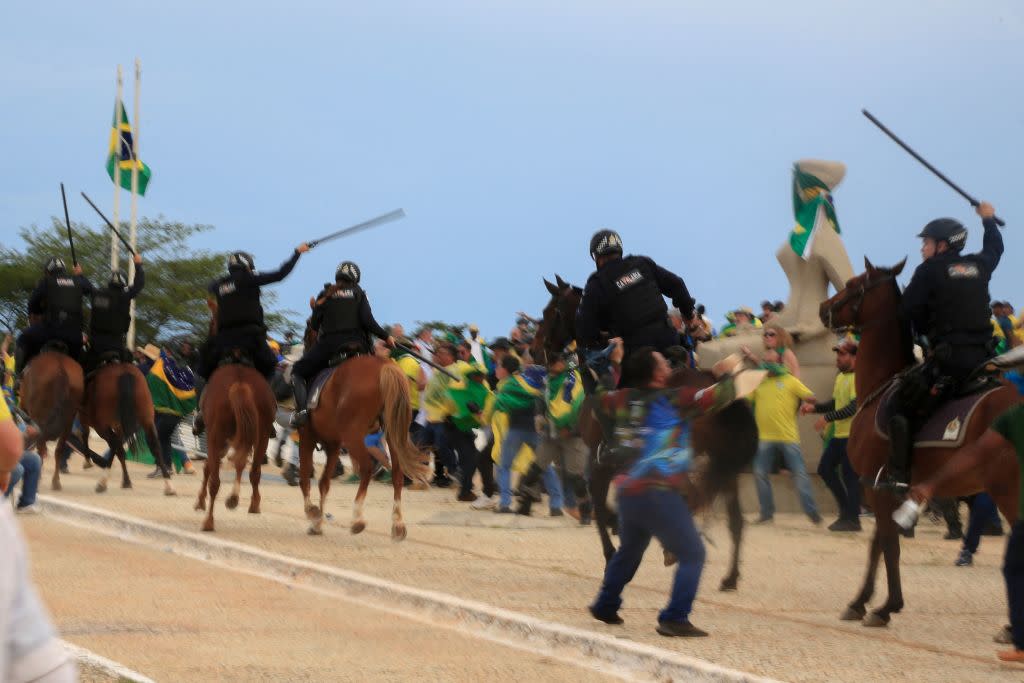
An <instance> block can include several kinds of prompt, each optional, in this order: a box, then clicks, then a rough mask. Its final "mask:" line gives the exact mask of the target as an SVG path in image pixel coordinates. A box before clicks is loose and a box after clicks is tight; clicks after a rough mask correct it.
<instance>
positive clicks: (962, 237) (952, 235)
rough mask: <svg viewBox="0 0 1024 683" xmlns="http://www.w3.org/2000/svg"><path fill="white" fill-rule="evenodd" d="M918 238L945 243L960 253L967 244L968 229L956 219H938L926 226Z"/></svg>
mask: <svg viewBox="0 0 1024 683" xmlns="http://www.w3.org/2000/svg"><path fill="white" fill-rule="evenodd" d="M917 236H918V237H922V238H924V237H927V238H929V239H933V240H935V241H936V242H945V243H946V244H948V245H949V248H950V249H951V250H953V251H955V252H959V251H960V250H962V249H963V248H964V246H965V245H966V244H967V228H965V227H964V225H963V223H961V222H960V221H958V220H956V219H954V218H936V219H935V220H933V221H932V222H931V223H929V224H928V225H926V226H924V230H922V231H921V232H920V233H919V234H918V235H917Z"/></svg>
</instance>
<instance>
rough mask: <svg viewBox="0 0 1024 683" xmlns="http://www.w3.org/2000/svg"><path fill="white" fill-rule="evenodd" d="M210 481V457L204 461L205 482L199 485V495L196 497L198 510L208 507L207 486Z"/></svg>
mask: <svg viewBox="0 0 1024 683" xmlns="http://www.w3.org/2000/svg"><path fill="white" fill-rule="evenodd" d="M209 482H210V458H209V457H207V458H206V460H205V461H204V462H203V484H202V486H200V487H199V497H198V498H196V505H195V508H196V510H205V509H206V486H207V484H209Z"/></svg>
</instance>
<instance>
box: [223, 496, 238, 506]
mask: <svg viewBox="0 0 1024 683" xmlns="http://www.w3.org/2000/svg"><path fill="white" fill-rule="evenodd" d="M224 507H226V508H227V509H228V510H234V509H235V508H236V507H238V496H236V495H230V496H228V499H227V500H225V501H224Z"/></svg>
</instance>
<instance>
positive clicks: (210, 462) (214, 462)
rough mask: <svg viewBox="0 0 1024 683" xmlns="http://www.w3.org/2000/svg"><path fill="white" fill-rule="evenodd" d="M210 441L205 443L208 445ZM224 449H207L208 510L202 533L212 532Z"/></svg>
mask: <svg viewBox="0 0 1024 683" xmlns="http://www.w3.org/2000/svg"><path fill="white" fill-rule="evenodd" d="M211 436H212V435H211ZM209 443H210V441H207V444H209ZM225 450H227V449H226V448H224V447H222V446H221V447H217V448H216V449H213V448H208V449H207V451H208V454H207V457H206V467H207V468H208V470H209V473H210V474H209V489H210V508H209V510H207V511H206V519H205V520H203V527H202V529H203V531H213V509H214V508H215V507H216V505H215V503H216V502H217V492H218V491H220V459H221V458H222V457H223V456H224V451H225Z"/></svg>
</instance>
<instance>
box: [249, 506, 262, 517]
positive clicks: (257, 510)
mask: <svg viewBox="0 0 1024 683" xmlns="http://www.w3.org/2000/svg"><path fill="white" fill-rule="evenodd" d="M249 514H250V515H258V514H260V506H259V505H250V506H249Z"/></svg>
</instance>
